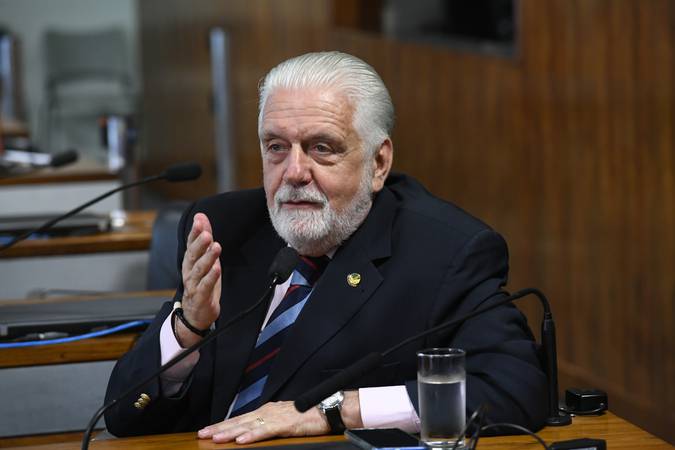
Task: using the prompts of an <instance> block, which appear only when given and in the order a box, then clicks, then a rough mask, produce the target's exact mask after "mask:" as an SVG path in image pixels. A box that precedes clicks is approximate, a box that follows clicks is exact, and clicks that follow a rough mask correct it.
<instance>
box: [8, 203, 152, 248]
mask: <svg viewBox="0 0 675 450" xmlns="http://www.w3.org/2000/svg"><path fill="white" fill-rule="evenodd" d="M126 215H127V220H126V223H125V225H124V226H122V227H120V228H116V229H113V230H111V231H108V232H104V233H96V234H90V235H86V236H68V237H51V238H47V239H29V240H27V241H23V242H19V243H18V244H16V245H15V246H14V247H10V248H9V249H7V250H5V251H3V252H0V259H5V258H28V257H35V256H56V255H73V254H84V253H104V252H126V251H141V250H147V249H149V248H150V241H151V239H152V224H153V223H154V221H155V217H156V215H157V212H156V211H127V212H126Z"/></svg>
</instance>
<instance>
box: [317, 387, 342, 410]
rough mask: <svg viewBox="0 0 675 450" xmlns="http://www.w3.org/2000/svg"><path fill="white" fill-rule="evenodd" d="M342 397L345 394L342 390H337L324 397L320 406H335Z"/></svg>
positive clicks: (340, 401) (339, 402)
mask: <svg viewBox="0 0 675 450" xmlns="http://www.w3.org/2000/svg"><path fill="white" fill-rule="evenodd" d="M344 398H345V396H344V394H343V393H342V391H338V392H336V393H335V394H333V395H331V396H330V397H328V398H326V399H324V400H323V401H322V402H321V407H322V408H324V409H328V408H335V407H336V406H338V405H340V404H341V403H342V401H343V400H344Z"/></svg>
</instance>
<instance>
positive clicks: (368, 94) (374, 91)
mask: <svg viewBox="0 0 675 450" xmlns="http://www.w3.org/2000/svg"><path fill="white" fill-rule="evenodd" d="M316 87H319V88H324V87H325V88H329V89H336V90H337V91H338V92H340V93H344V94H345V95H346V96H347V98H348V99H349V100H350V101H351V102H352V106H353V107H354V118H353V126H354V129H355V130H356V132H357V133H358V135H359V137H360V138H361V141H362V142H363V145H364V147H365V149H366V151H367V152H369V154H371V155H373V154H374V153H375V152H376V151H377V149H378V148H379V147H380V145H381V144H382V142H384V141H385V139H387V138H390V136H391V132H392V130H393V128H394V105H393V103H392V101H391V97H390V96H389V91H387V88H386V86H385V85H384V83H383V82H382V79H381V78H380V76H379V75H378V74H377V72H375V69H373V68H372V67H371V66H370V65H369V64H367V63H366V62H364V61H362V60H361V59H359V58H357V57H355V56H352V55H348V54H346V53H341V52H319V53H307V54H304V55H300V56H297V57H295V58H291V59H288V60H286V61H284V62H282V63H281V64H279V65H278V66H276V67H274V68H273V69H272V70H270V71H269V73H268V74H267V75H266V76H265V78H264V79H263V80H262V82H261V83H260V100H259V105H258V107H259V112H258V134H261V129H262V120H263V112H264V110H265V104H266V103H267V98H268V97H269V95H270V94H271V93H272V92H273V91H274V90H275V89H277V88H286V89H304V88H316Z"/></svg>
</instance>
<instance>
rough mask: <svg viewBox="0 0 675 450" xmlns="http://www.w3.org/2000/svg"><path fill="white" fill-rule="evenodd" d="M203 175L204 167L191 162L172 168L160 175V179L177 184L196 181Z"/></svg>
mask: <svg viewBox="0 0 675 450" xmlns="http://www.w3.org/2000/svg"><path fill="white" fill-rule="evenodd" d="M201 175H202V166H200V165H199V164H197V163H194V162H189V163H183V164H175V165H173V166H170V167H169V168H167V169H166V170H165V171H164V172H163V173H162V174H161V175H160V178H161V179H164V180H166V181H168V182H171V183H175V182H180V181H191V180H196V179H197V178H199V177H200V176H201Z"/></svg>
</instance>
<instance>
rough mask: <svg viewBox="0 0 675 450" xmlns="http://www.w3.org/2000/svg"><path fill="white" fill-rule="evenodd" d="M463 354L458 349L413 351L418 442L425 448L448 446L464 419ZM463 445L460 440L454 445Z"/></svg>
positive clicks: (464, 372)
mask: <svg viewBox="0 0 675 450" xmlns="http://www.w3.org/2000/svg"><path fill="white" fill-rule="evenodd" d="M464 360H465V353H464V350H462V349H459V348H429V349H426V350H421V351H419V352H417V388H418V393H419V407H420V421H421V422H422V433H421V434H422V435H421V438H422V441H423V442H424V443H425V444H426V445H427V446H429V447H452V445H454V443H455V441H456V440H457V438H458V437H459V436H460V435H461V434H462V431H464V426H465V422H466V387H465V386H466V371H465V369H464ZM463 446H464V440H463V439H462V440H460V442H459V445H458V448H462V447H463Z"/></svg>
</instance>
